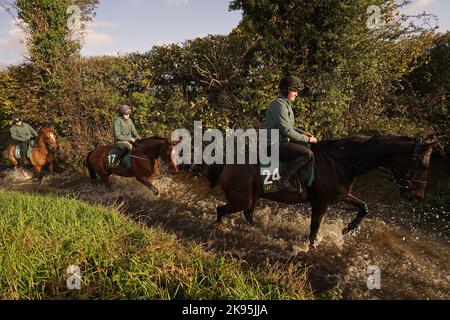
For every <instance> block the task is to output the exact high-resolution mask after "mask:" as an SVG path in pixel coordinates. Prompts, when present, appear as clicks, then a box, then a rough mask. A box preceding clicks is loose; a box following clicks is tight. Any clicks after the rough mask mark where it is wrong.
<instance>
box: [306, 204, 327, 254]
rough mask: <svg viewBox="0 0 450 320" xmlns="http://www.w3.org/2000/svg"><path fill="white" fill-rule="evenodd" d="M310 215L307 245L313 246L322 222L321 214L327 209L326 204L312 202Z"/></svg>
mask: <svg viewBox="0 0 450 320" xmlns="http://www.w3.org/2000/svg"><path fill="white" fill-rule="evenodd" d="M311 207H312V215H311V226H310V233H309V246H310V247H312V248H315V242H316V240H317V234H318V233H319V228H320V224H321V223H322V220H323V216H324V215H325V212H326V211H327V209H328V204H325V203H317V204H316V203H314V204H311Z"/></svg>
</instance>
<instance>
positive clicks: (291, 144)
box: [264, 75, 318, 192]
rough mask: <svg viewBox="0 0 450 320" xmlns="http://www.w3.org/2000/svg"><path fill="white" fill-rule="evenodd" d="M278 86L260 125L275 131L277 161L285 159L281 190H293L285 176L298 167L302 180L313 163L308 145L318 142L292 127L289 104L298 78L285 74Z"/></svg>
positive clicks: (295, 93) (301, 130) (298, 83)
mask: <svg viewBox="0 0 450 320" xmlns="http://www.w3.org/2000/svg"><path fill="white" fill-rule="evenodd" d="M279 89H280V95H279V96H278V98H277V99H276V100H275V101H273V102H272V104H271V105H270V106H269V108H268V109H267V111H266V119H265V123H264V127H265V129H268V130H270V129H278V130H279V136H280V141H279V142H280V151H279V154H280V160H281V161H286V162H288V164H287V165H286V166H285V167H284V168H282V171H281V172H280V175H281V179H280V181H279V184H280V186H281V188H283V189H284V190H286V191H291V192H295V191H297V190H296V188H295V187H294V186H293V185H292V184H291V183H290V182H289V177H291V176H292V175H293V174H295V173H296V172H298V171H299V170H300V169H301V171H300V177H301V178H302V179H303V177H304V176H305V173H306V172H308V170H310V169H311V166H312V165H313V163H314V154H313V152H312V151H311V149H310V146H311V144H313V143H317V142H318V141H317V139H316V138H315V137H314V136H313V135H312V134H311V133H308V132H305V131H304V130H303V129H300V128H296V127H295V118H294V113H293V111H292V104H293V102H294V101H295V99H296V98H297V96H298V91H299V90H300V89H301V81H300V79H299V78H298V77H295V76H292V75H288V76H286V77H284V78H283V79H282V80H281V81H280V84H279ZM303 191H306V190H303ZM303 191H302V192H303Z"/></svg>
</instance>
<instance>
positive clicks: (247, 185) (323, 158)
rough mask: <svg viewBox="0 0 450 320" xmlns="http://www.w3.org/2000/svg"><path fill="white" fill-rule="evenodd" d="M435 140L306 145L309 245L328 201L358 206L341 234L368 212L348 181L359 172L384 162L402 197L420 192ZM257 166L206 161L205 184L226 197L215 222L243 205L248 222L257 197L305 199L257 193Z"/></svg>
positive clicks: (383, 138)
mask: <svg viewBox="0 0 450 320" xmlns="http://www.w3.org/2000/svg"><path fill="white" fill-rule="evenodd" d="M437 144H438V140H437V138H435V137H429V138H427V139H425V140H424V142H421V141H420V140H419V139H413V138H409V137H402V136H370V137H368V136H359V137H348V138H343V139H339V140H330V141H323V142H319V143H318V144H316V145H312V151H313V153H314V155H315V157H314V158H315V160H314V162H315V164H314V171H315V180H314V182H313V184H312V185H311V187H310V188H308V189H307V194H308V199H307V201H308V202H309V203H310V205H311V208H312V215H311V225H310V235H309V244H310V247H313V248H314V247H315V241H316V239H317V234H318V231H319V227H320V224H321V222H322V220H323V217H324V215H325V212H326V211H327V209H328V207H329V206H330V205H331V204H333V203H337V202H341V201H343V202H345V203H349V204H351V205H353V206H355V207H356V208H357V209H358V214H357V216H356V217H355V218H354V219H353V221H351V222H350V223H349V224H348V226H347V227H346V228H345V229H344V230H343V231H342V232H343V234H344V235H345V234H347V233H349V232H350V231H352V230H354V229H356V228H357V227H358V225H359V224H360V223H361V221H362V220H363V219H364V217H365V216H366V215H367V214H368V211H369V208H368V206H367V204H366V203H364V202H363V201H361V200H359V199H358V198H356V197H355V196H354V195H352V186H353V184H354V183H355V181H356V179H357V177H358V176H359V175H361V174H364V173H366V172H369V171H371V170H375V169H377V168H379V167H383V168H388V169H390V171H389V173H390V174H391V175H392V176H393V177H394V179H395V183H396V184H397V186H398V187H399V188H400V193H401V196H402V197H405V198H408V199H411V200H412V199H415V198H417V199H421V198H423V197H424V195H425V188H426V184H427V175H428V168H429V165H430V157H431V153H432V151H433V148H434V147H435V146H436V145H437ZM380 170H382V169H380ZM259 171H260V170H259V165H250V164H230V165H212V166H210V167H209V169H208V179H209V181H210V183H211V187H214V186H215V185H217V184H218V183H220V185H221V187H222V189H223V191H224V193H225V196H226V198H227V200H228V203H227V204H226V205H223V206H219V207H217V223H218V224H220V223H221V222H222V218H223V217H224V216H226V215H229V214H232V213H236V212H240V211H243V212H244V215H245V218H246V219H247V221H248V222H249V223H250V224H251V225H253V211H254V209H255V207H256V205H257V203H258V200H259V199H261V198H265V199H269V200H273V201H277V202H282V203H286V204H295V203H300V202H305V200H304V199H302V197H301V195H300V194H299V193H298V192H286V191H279V192H275V193H271V194H263V193H262V191H261V188H260V172H259Z"/></svg>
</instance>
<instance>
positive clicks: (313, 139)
mask: <svg viewBox="0 0 450 320" xmlns="http://www.w3.org/2000/svg"><path fill="white" fill-rule="evenodd" d="M317 142H319V141H318V140H317V138H316V137H313V136H311V137H309V143H313V144H314V143H317Z"/></svg>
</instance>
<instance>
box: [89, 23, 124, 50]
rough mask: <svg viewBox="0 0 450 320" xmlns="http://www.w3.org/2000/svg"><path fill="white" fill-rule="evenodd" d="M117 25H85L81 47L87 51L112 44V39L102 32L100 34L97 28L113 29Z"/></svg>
mask: <svg viewBox="0 0 450 320" xmlns="http://www.w3.org/2000/svg"><path fill="white" fill-rule="evenodd" d="M117 26H118V24H117V23H114V22H110V21H92V22H89V23H88V24H87V25H86V30H85V31H84V37H83V45H84V46H86V47H87V49H88V50H89V49H91V48H93V47H98V46H102V45H109V44H111V43H113V42H114V38H113V37H112V36H111V35H109V34H107V33H104V32H100V31H98V30H97V28H100V29H102V28H115V27H117Z"/></svg>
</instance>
